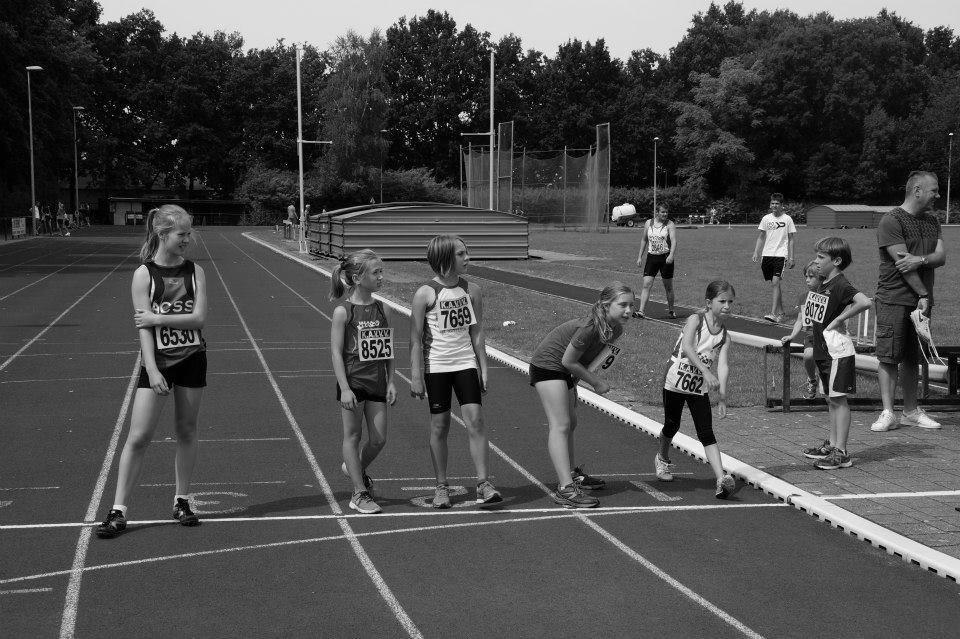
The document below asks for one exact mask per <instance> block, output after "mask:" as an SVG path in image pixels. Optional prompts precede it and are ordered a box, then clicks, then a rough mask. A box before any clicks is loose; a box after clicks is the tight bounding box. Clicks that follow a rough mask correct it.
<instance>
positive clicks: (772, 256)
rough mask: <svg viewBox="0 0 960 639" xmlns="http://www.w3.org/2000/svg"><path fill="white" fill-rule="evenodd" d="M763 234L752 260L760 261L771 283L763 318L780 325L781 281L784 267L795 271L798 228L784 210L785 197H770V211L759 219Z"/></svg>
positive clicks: (774, 195) (760, 236) (781, 314)
mask: <svg viewBox="0 0 960 639" xmlns="http://www.w3.org/2000/svg"><path fill="white" fill-rule="evenodd" d="M757 228H758V229H759V230H760V235H759V236H758V237H757V245H756V246H755V247H754V249H753V261H754V262H760V270H761V271H762V272H763V279H765V280H766V281H768V282H770V291H771V295H772V298H773V299H772V301H771V304H770V312H769V313H768V314H766V315H764V316H763V319H765V320H767V321H768V322H774V323H775V324H778V323H780V322H782V321H783V291H782V290H781V289H780V281H781V280H782V279H783V267H784V266H786V267H787V268H793V237H794V235H796V234H797V227H796V225H794V223H793V218H791V217H790V216H789V215H787V214H786V213H785V211H784V208H783V195H781V194H780V193H774V194H772V195H771V196H770V212H769V213H767V214H766V215H764V216H763V219H762V220H760V226H758V227H757Z"/></svg>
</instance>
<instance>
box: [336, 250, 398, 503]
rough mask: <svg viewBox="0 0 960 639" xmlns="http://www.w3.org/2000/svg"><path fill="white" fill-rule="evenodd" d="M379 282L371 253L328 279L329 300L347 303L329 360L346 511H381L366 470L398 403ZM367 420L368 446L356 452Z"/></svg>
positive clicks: (379, 269) (340, 309)
mask: <svg viewBox="0 0 960 639" xmlns="http://www.w3.org/2000/svg"><path fill="white" fill-rule="evenodd" d="M382 283H383V262H381V261H380V258H379V257H377V254H376V253H374V252H373V251H371V250H370V249H365V250H362V251H357V252H355V253H351V254H350V255H348V256H347V257H345V258H343V260H342V261H341V262H340V265H339V266H337V267H336V268H335V269H334V270H333V274H332V275H331V278H330V300H331V301H333V300H338V299H340V298H341V297H343V296H344V293H349V295H348V296H347V298H346V299H344V300H343V301H342V302H340V303H339V304H337V307H336V308H335V309H333V321H332V322H331V325H330V357H331V359H332V361H333V372H334V374H335V375H336V377H337V401H338V402H340V416H341V418H342V420H343V466H341V470H342V471H343V474H345V475H347V476H348V477H350V479H351V481H352V482H353V496H352V497H351V498H350V508H352V509H353V510H356V511H357V512H359V513H363V514H373V513H378V512H380V506H379V505H378V504H377V502H375V501H374V497H373V482H372V481H371V480H370V477H369V476H368V475H367V467H368V466H369V465H370V464H371V462H373V460H374V459H376V457H377V455H379V454H380V451H381V450H382V449H383V446H384V444H385V443H386V441H387V422H388V420H387V404H389V405H391V406H392V405H393V404H394V402H396V401H397V388H396V386H394V384H393V370H394V342H393V329H392V328H391V327H390V315H389V312H388V310H387V308H386V307H385V306H384V305H383V303H382V302H381V301H380V300H377V299H374V297H373V294H374V292H376V291H378V290H380V286H381V284H382ZM364 419H366V422H367V442H366V444H364V445H363V448H361V447H360V436H361V425H362V423H363V421H364Z"/></svg>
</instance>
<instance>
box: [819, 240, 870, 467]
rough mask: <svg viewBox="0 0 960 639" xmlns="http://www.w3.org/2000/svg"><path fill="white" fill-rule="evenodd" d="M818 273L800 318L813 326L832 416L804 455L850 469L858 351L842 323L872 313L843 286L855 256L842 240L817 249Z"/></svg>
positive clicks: (866, 303) (847, 284) (852, 290)
mask: <svg viewBox="0 0 960 639" xmlns="http://www.w3.org/2000/svg"><path fill="white" fill-rule="evenodd" d="M815 248H816V251H817V257H816V259H815V261H816V263H817V271H818V272H819V274H820V277H821V278H823V282H822V283H821V284H820V286H819V288H817V291H816V292H815V293H814V292H811V293H810V294H809V295H808V296H807V303H806V305H805V306H804V310H803V313H804V315H805V316H806V317H808V318H810V322H811V324H812V326H813V358H814V360H816V362H817V371H818V372H819V374H820V390H821V392H822V393H823V395H824V397H825V398H826V400H827V408H828V410H829V413H830V436H829V438H828V439H826V440H824V442H823V443H822V444H820V445H819V446H812V447H810V448H806V449H804V450H803V455H804V457H807V458H809V459H816V460H819V461H817V468H821V469H823V470H835V469H837V468H849V467H850V466H852V465H853V461H852V460H851V459H850V456H849V455H848V454H847V436H848V435H849V433H850V406H849V404H848V403H847V396H848V395H853V394H855V393H856V392H857V366H856V350H854V347H853V339H851V337H850V336H849V335H848V334H847V328H846V321H847V320H848V319H850V318H852V317H856V316H857V315H859V314H860V313H862V312H863V311H865V310H867V309H868V308H870V304H871V302H870V298H868V297H867V296H866V295H864V294H863V293H861V292H860V291H858V290H857V289H856V288H854V287H853V286H852V285H851V284H850V282H848V281H847V278H846V276H844V274H843V271H844V270H845V269H846V268H847V267H848V266H850V262H851V261H852V260H853V256H852V255H851V252H850V245H849V244H847V241H846V240H844V239H843V238H840V237H825V238H823V239H822V240H820V241H819V242H817V244H816V247H815Z"/></svg>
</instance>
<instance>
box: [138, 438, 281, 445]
mask: <svg viewBox="0 0 960 639" xmlns="http://www.w3.org/2000/svg"><path fill="white" fill-rule="evenodd" d="M197 441H199V442H214V443H221V444H223V443H236V442H288V441H290V438H289V437H224V438H222V439H198V440H197ZM153 443H154V444H176V443H177V440H176V439H175V438H173V437H164V438H163V439H154V440H153Z"/></svg>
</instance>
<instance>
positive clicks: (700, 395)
mask: <svg viewBox="0 0 960 639" xmlns="http://www.w3.org/2000/svg"><path fill="white" fill-rule="evenodd" d="M736 294H737V293H736V291H735V290H734V289H733V286H731V285H730V283H729V282H727V281H724V280H714V281H713V282H710V284H708V285H707V291H706V294H705V299H706V307H705V308H704V309H703V310H700V311H697V312H696V313H694V314H693V315H691V316H690V317H688V318H687V321H686V323H685V324H684V325H683V330H682V331H681V333H680V337H678V338H677V343H676V345H675V346H674V348H673V353H672V354H671V355H670V362H669V365H668V368H667V374H666V376H665V377H664V380H663V429H662V430H661V431H660V452H658V453H657V454H656V455H655V456H654V460H653V463H654V472H656V475H657V479H659V480H660V481H673V464H672V463H671V461H670V444H671V442H672V441H673V437H674V436H675V435H676V434H677V431H679V430H680V418H681V416H682V415H683V405H684V404H686V405H687V407H688V408H689V410H690V416H691V417H692V418H693V426H694V428H695V429H696V431H697V439H699V440H700V443H701V444H703V454H704V456H705V457H706V458H707V462H709V464H710V468H711V469H712V470H713V474H714V477H715V479H716V497H717V499H726V498H727V497H728V496H730V493H731V492H732V491H733V489H734V486H735V485H736V483H735V481H734V479H733V476H731V475H728V474H725V473H724V472H723V465H722V464H721V462H720V447H719V446H718V445H717V438H716V435H714V433H713V413H712V412H711V409H710V397H709V395H708V394H707V393H708V392H709V391H714V392H717V393H719V400H718V402H717V411H718V413H719V415H720V419H724V418H725V417H726V416H727V374H728V373H729V370H730V367H729V365H728V363H727V350H728V349H729V347H730V339H729V337H728V336H727V329H726V327H725V326H724V325H723V317H724V316H725V315H727V314H729V313H730V307H731V306H732V305H733V300H734V298H735V297H736ZM714 363H716V365H717V366H716V368H717V372H716V374H714V373H713V370H712V368H713V365H714Z"/></svg>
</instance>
